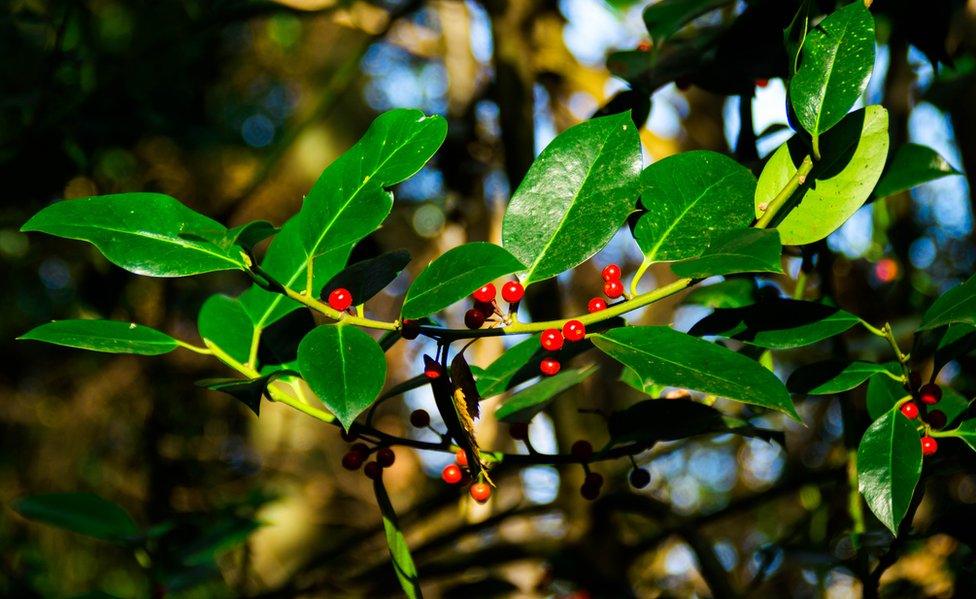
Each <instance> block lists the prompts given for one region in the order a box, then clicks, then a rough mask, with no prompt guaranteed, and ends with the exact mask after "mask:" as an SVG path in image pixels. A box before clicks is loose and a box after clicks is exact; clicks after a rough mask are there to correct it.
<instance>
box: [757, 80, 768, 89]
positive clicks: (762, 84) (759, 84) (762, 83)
mask: <svg viewBox="0 0 976 599" xmlns="http://www.w3.org/2000/svg"><path fill="white" fill-rule="evenodd" d="M767 85H769V79H756V87H766V86H767Z"/></svg>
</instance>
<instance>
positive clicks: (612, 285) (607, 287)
mask: <svg viewBox="0 0 976 599" xmlns="http://www.w3.org/2000/svg"><path fill="white" fill-rule="evenodd" d="M623 294H624V284H623V283H621V282H620V279H613V280H610V281H607V282H606V283H604V284H603V295H605V296H607V297H609V298H610V299H617V298H618V297H620V296H621V295H623Z"/></svg>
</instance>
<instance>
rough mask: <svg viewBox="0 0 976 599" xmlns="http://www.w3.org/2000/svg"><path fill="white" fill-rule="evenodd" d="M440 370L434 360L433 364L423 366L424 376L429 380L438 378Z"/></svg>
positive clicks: (439, 366)
mask: <svg viewBox="0 0 976 599" xmlns="http://www.w3.org/2000/svg"><path fill="white" fill-rule="evenodd" d="M441 370H442V368H441V365H440V364H437V363H436V362H435V363H434V364H428V365H427V367H426V368H424V376H425V377H427V378H428V379H430V380H434V379H439V378H441Z"/></svg>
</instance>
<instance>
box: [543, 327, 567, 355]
mask: <svg viewBox="0 0 976 599" xmlns="http://www.w3.org/2000/svg"><path fill="white" fill-rule="evenodd" d="M539 343H540V344H542V347H543V348H544V349H547V350H549V351H556V350H560V349H562V348H563V334H562V333H560V332H559V329H546V330H544V331H542V334H541V335H539Z"/></svg>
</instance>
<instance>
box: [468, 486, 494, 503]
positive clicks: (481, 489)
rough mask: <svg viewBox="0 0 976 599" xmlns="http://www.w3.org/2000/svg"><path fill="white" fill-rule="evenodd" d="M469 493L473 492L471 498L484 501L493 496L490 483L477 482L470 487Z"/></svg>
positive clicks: (480, 501)
mask: <svg viewBox="0 0 976 599" xmlns="http://www.w3.org/2000/svg"><path fill="white" fill-rule="evenodd" d="M468 493H470V494H471V499H474V500H475V501H477V502H478V503H484V502H486V501H488V499H490V498H491V486H490V485H489V484H488V483H475V484H473V485H471V488H470V489H468Z"/></svg>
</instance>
